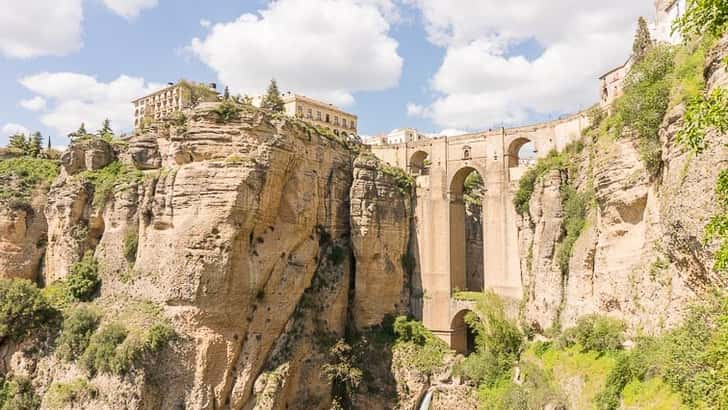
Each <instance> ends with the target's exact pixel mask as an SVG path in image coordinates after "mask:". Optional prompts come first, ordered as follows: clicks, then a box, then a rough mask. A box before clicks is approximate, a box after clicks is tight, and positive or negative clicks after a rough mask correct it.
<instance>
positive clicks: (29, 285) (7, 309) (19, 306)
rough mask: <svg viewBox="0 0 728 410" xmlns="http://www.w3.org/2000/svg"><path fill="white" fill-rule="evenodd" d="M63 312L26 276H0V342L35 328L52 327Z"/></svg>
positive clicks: (28, 332) (25, 335)
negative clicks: (8, 277)
mask: <svg viewBox="0 0 728 410" xmlns="http://www.w3.org/2000/svg"><path fill="white" fill-rule="evenodd" d="M59 319H60V315H59V313H58V311H57V310H55V309H54V308H53V307H52V306H51V305H50V303H48V300H46V298H45V297H44V296H43V294H42V293H41V291H40V289H38V287H37V286H36V285H35V284H34V283H33V282H31V281H29V280H26V279H0V343H2V342H3V341H5V340H6V339H12V340H22V339H24V338H26V337H28V336H31V335H32V334H33V333H34V332H36V331H42V330H48V329H53V328H55V327H56V326H57V325H58V321H59Z"/></svg>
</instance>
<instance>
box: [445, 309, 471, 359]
mask: <svg viewBox="0 0 728 410" xmlns="http://www.w3.org/2000/svg"><path fill="white" fill-rule="evenodd" d="M468 313H472V312H471V311H470V310H467V309H465V310H461V311H460V312H458V314H456V315H455V317H454V318H453V320H452V325H451V328H452V330H451V332H450V341H449V342H450V343H449V344H450V348H451V349H452V350H454V351H455V352H456V353H458V354H462V355H465V356H467V355H469V354H471V353H473V352H474V351H475V330H474V329H473V328H472V327H470V326H469V325H468V324H467V322H466V321H465V316H466V315H467V314H468Z"/></svg>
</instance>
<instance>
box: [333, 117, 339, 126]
mask: <svg viewBox="0 0 728 410" xmlns="http://www.w3.org/2000/svg"><path fill="white" fill-rule="evenodd" d="M334 125H337V126H338V125H339V117H334Z"/></svg>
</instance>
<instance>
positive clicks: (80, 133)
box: [68, 123, 88, 140]
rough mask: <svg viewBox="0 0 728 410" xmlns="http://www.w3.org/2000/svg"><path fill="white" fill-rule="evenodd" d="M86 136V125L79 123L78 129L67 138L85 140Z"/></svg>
mask: <svg viewBox="0 0 728 410" xmlns="http://www.w3.org/2000/svg"><path fill="white" fill-rule="evenodd" d="M86 136H88V132H87V131H86V124H84V123H81V126H80V127H78V129H77V130H76V131H74V132H72V133H70V134H68V137H69V138H70V139H72V140H73V139H76V138H85V137H86Z"/></svg>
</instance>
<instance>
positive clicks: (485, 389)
mask: <svg viewBox="0 0 728 410" xmlns="http://www.w3.org/2000/svg"><path fill="white" fill-rule="evenodd" d="M520 368H521V379H522V383H521V384H520V385H519V384H516V383H514V382H513V380H512V377H511V374H510V373H509V374H507V375H506V376H505V377H502V378H501V379H499V380H498V381H497V382H496V383H495V384H494V385H493V386H488V385H481V386H480V388H479V389H478V400H479V402H480V405H481V407H480V408H482V409H493V410H503V409H518V410H520V409H523V410H526V409H543V408H547V406H548V405H551V406H553V407H554V408H566V405H565V401H564V399H563V398H562V397H561V394H560V393H559V392H558V390H557V389H556V388H555V387H554V382H553V380H552V378H551V377H550V375H549V374H547V373H546V372H544V371H543V370H542V369H541V368H539V367H538V366H537V365H535V364H533V363H531V362H529V361H524V362H522V363H521V364H520Z"/></svg>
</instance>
